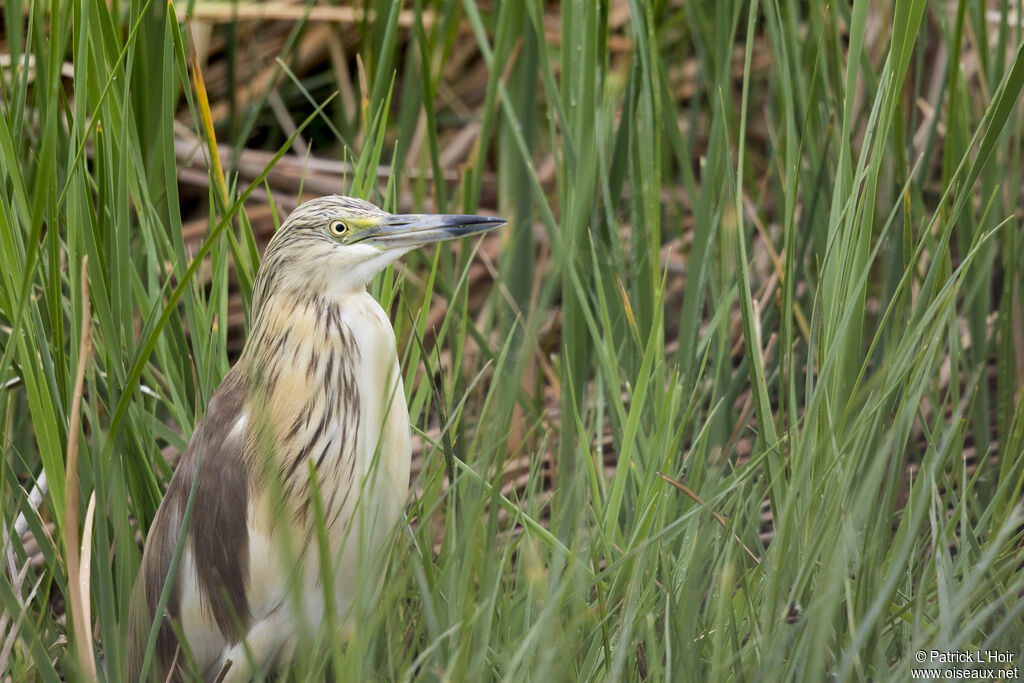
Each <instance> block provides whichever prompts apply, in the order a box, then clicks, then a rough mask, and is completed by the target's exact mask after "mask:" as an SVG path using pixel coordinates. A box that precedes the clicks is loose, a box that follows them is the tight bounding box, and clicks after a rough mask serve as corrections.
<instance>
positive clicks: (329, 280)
mask: <svg viewBox="0 0 1024 683" xmlns="http://www.w3.org/2000/svg"><path fill="white" fill-rule="evenodd" d="M504 224H505V220H504V219H502V218H495V217H492V216H462V215H431V214H406V215H396V214H390V213H388V212H386V211H382V210H381V209H379V208H377V207H376V206H374V205H373V204H370V203H369V202H365V201H363V200H361V199H353V198H352V197H342V196H340V195H331V196H327V197H320V198H318V199H313V200H310V201H308V202H306V203H304V204H301V205H300V206H298V207H297V208H296V209H295V210H294V211H293V212H292V213H291V215H290V216H288V219H287V220H285V222H284V224H283V225H282V226H281V228H280V230H278V231H277V233H276V234H275V235H274V237H273V239H271V241H270V244H269V245H268V246H267V250H266V252H265V253H264V256H263V263H262V265H261V266H260V275H259V277H258V278H257V283H256V291H255V292H254V301H253V304H254V306H258V305H259V303H260V302H261V301H263V300H264V299H265V298H266V297H267V296H268V295H270V294H272V293H275V292H288V293H294V294H305V295H309V294H316V295H320V294H324V295H330V294H332V293H336V294H338V295H344V294H346V293H348V292H352V291H357V290H360V289H362V288H363V287H365V286H366V284H367V283H368V282H369V281H370V280H371V279H372V278H373V276H374V275H376V274H377V273H379V272H380V271H381V270H383V269H384V268H386V267H387V266H388V265H389V264H390V263H392V262H393V261H394V260H395V259H397V258H399V257H401V256H402V255H404V254H406V253H408V252H409V251H410V250H412V249H415V248H416V247H419V246H422V245H424V244H430V243H431V242H444V241H447V240H452V239H458V238H460V237H466V236H468V235H475V234H477V233H483V232H486V231H488V230H492V229H494V228H497V227H500V226H501V225H504Z"/></svg>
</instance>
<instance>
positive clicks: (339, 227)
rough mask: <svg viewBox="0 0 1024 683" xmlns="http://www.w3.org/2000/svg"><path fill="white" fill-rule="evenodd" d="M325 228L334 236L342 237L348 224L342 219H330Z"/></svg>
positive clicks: (345, 233) (346, 230)
mask: <svg viewBox="0 0 1024 683" xmlns="http://www.w3.org/2000/svg"><path fill="white" fill-rule="evenodd" d="M327 229H328V230H330V231H331V234H332V235H334V236H335V237H344V236H345V235H347V234H348V226H347V225H345V223H344V222H342V221H331V222H330V225H328V226H327Z"/></svg>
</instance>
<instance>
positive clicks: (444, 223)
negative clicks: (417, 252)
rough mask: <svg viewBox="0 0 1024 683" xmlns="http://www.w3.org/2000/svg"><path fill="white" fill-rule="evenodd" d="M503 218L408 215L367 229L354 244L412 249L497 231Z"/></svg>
mask: <svg viewBox="0 0 1024 683" xmlns="http://www.w3.org/2000/svg"><path fill="white" fill-rule="evenodd" d="M505 222H506V221H505V219H504V218H497V217H494V216H459V215H430V214H408V215H399V216H389V217H387V218H385V219H384V220H383V221H382V222H381V224H380V225H375V226H373V227H369V228H366V229H365V230H364V231H363V233H362V234H361V235H359V236H358V238H357V239H356V240H354V241H355V242H366V243H367V244H372V245H373V246H375V247H378V248H380V249H411V248H413V247H419V246H422V245H424V244H430V243H432V242H446V241H448V240H454V239H459V238H460V237H468V236H469V235H476V234H479V233H484V232H487V231H488V230H493V229H494V228H499V227H501V226H502V225H504V224H505Z"/></svg>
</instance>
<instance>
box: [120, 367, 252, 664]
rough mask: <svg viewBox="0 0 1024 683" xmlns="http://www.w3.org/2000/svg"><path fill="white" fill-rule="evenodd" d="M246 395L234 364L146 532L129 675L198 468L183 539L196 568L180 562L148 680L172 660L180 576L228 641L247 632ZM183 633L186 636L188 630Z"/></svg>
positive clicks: (138, 657) (141, 645)
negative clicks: (188, 570)
mask: <svg viewBox="0 0 1024 683" xmlns="http://www.w3.org/2000/svg"><path fill="white" fill-rule="evenodd" d="M245 396H246V391H245V379H244V377H243V376H242V373H241V372H237V371H236V370H235V369H233V370H231V371H230V372H228V374H227V375H225V377H224V379H223V381H222V382H221V384H220V386H219V387H218V388H217V390H216V391H215V392H214V394H213V397H212V398H211V399H210V405H209V407H208V409H207V412H206V415H205V416H204V417H203V419H202V420H201V422H200V423H199V425H198V426H197V427H196V431H195V433H194V434H193V435H192V439H191V441H190V442H189V444H188V448H186V449H185V453H184V454H183V455H182V457H181V460H180V462H179V464H178V467H177V469H176V470H175V472H174V476H173V477H172V478H171V483H170V485H168V487H167V493H166V494H165V495H164V499H163V502H162V503H161V504H160V509H159V510H158V511H157V514H156V518H155V519H154V521H153V526H152V528H150V530H149V536H148V537H147V539H146V546H145V550H144V551H143V555H142V566H141V567H140V569H139V576H138V579H136V582H135V588H134V591H133V594H132V604H131V610H130V613H129V617H128V621H129V636H128V637H129V640H128V658H127V659H128V669H127V673H128V680H131V681H137V680H139V676H140V673H141V669H142V663H143V662H142V660H143V656H144V654H145V650H146V641H147V639H148V638H149V632H150V628H151V626H152V624H153V617H154V615H153V611H154V609H155V607H156V606H157V604H158V603H159V600H160V594H161V592H162V591H163V587H164V582H165V580H166V578H167V574H168V570H169V568H170V564H171V558H172V557H173V555H174V547H175V544H176V543H177V541H178V536H179V533H180V531H181V522H182V517H183V515H184V513H185V509H186V507H187V505H188V499H189V494H190V492H191V488H192V481H193V478H194V475H195V472H196V467H199V477H198V479H197V480H196V499H195V505H194V507H193V512H192V518H191V521H190V524H189V528H188V540H187V541H186V543H187V544H188V545H187V547H186V550H188V551H191V553H192V555H193V558H194V562H192V563H191V564H192V565H194V567H195V574H194V576H184V577H183V576H182V572H181V566H182V564H184V563H179V565H178V572H177V574H178V576H177V577H176V580H175V582H174V583H173V584H172V589H171V594H170V598H169V600H168V601H167V607H166V610H165V612H164V618H163V620H162V622H161V624H160V630H159V633H158V636H157V642H156V651H155V653H154V661H153V664H152V665H151V666H150V678H151V679H154V680H155V679H159V680H161V681H163V680H165V679H166V678H167V674H168V670H169V669H170V667H171V665H172V663H173V662H174V659H175V652H176V650H177V649H178V645H179V643H178V638H177V636H176V635H175V631H174V629H173V627H172V626H171V620H172V619H174V620H177V619H180V616H181V608H182V605H181V595H182V585H181V582H182V581H183V580H185V581H198V588H199V593H200V595H201V598H202V602H203V605H202V606H203V608H204V610H203V611H204V612H205V613H207V614H210V615H211V616H212V617H213V619H214V621H215V622H216V626H217V629H219V631H220V633H221V634H222V635H223V637H224V639H225V641H226V642H227V643H229V644H234V643H237V642H238V640H239V638H240V636H239V634H240V633H244V632H245V631H246V629H247V628H248V625H249V622H250V621H251V616H250V613H249V604H248V599H247V597H246V590H245V586H246V583H247V581H248V574H249V533H248V528H247V525H246V514H247V507H248V502H249V495H250V490H249V487H250V478H249V471H248V466H247V465H246V463H245V459H244V458H243V449H244V447H245V431H246V430H245V423H244V420H245ZM240 421H241V422H240ZM236 427H240V428H236ZM168 617H169V618H168ZM185 636H186V638H189V634H187V633H186V634H185ZM184 661H185V655H184V652H182V653H181V654H179V655H178V662H179V665H178V666H176V667H175V669H176V670H175V672H174V673H173V675H172V676H171V680H181V677H182V673H181V664H182V663H183V662H184ZM200 665H201V666H202V665H203V664H202V663H200Z"/></svg>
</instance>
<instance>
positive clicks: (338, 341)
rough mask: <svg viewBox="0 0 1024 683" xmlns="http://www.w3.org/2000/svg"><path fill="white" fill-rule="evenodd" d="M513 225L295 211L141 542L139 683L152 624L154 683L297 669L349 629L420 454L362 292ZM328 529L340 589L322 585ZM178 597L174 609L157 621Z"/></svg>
mask: <svg viewBox="0 0 1024 683" xmlns="http://www.w3.org/2000/svg"><path fill="white" fill-rule="evenodd" d="M504 222H505V221H504V220H502V219H500V218H493V217H490V216H453V215H392V214H389V213H386V212H384V211H381V210H380V209H378V208H377V207H375V206H373V205H372V204H369V203H367V202H365V201H362V200H359V199H352V198H350V197H341V196H331V197H323V198H320V199H314V200H312V201H309V202H306V203H305V204H302V205H301V206H299V207H298V208H297V209H295V211H294V212H292V214H291V215H290V216H289V217H288V219H287V220H286V221H285V223H284V225H282V226H281V228H280V230H278V232H277V233H276V234H275V235H274V237H273V239H272V240H271V241H270V244H269V245H268V246H267V249H266V252H265V254H264V257H263V262H262V264H261V266H260V268H259V272H258V273H257V276H256V281H255V284H254V289H253V298H252V311H253V315H252V318H251V320H252V324H251V329H250V332H249V336H248V338H247V339H246V342H245V347H244V348H243V350H242V354H241V356H240V357H239V359H238V362H237V363H236V364H235V365H234V367H232V368H231V370H230V371H229V372H228V373H227V374H226V375H225V376H224V379H223V380H222V381H221V383H220V386H218V387H217V389H216V391H215V392H214V393H213V396H212V397H211V399H210V403H209V406H207V409H206V413H205V415H204V416H203V418H202V420H201V421H200V423H199V424H198V426H197V427H196V430H195V433H194V434H193V435H192V438H191V441H190V442H189V445H188V448H187V449H186V450H185V453H184V454H183V455H182V457H181V460H180V462H179V464H178V466H177V469H176V470H175V472H174V476H173V477H172V478H171V482H170V484H169V486H168V487H167V493H166V495H165V496H164V499H163V502H162V503H161V504H160V508H159V510H158V511H157V514H156V517H155V519H154V521H153V525H152V528H151V529H150V531H149V535H148V537H147V538H146V545H145V549H144V551H143V557H142V567H141V569H140V571H139V577H138V579H137V580H136V585H135V591H134V593H133V597H132V606H131V614H130V616H129V631H130V633H129V652H128V675H129V677H130V679H131V680H138V679H139V677H140V675H142V667H143V659H144V653H145V652H146V649H147V641H148V638H149V634H150V630H151V628H152V626H153V624H154V621H155V620H159V622H160V623H159V624H158V625H157V628H158V630H157V637H156V645H155V649H154V650H152V654H151V662H150V666H149V673H148V677H149V678H151V679H159V680H161V681H163V680H165V679H167V678H168V676H170V678H171V679H172V680H181V679H185V678H189V677H190V675H194V674H201V675H202V676H203V677H204V678H206V679H207V680H210V679H213V678H217V677H224V678H226V679H227V680H247V679H248V678H250V677H251V676H252V675H253V673H254V671H256V670H259V669H263V668H265V667H269V666H273V665H281V664H282V663H283V662H286V661H287V660H288V658H289V657H290V656H291V654H292V653H293V652H294V650H295V648H296V646H297V645H298V644H299V643H298V641H299V640H300V638H301V635H300V634H316V632H317V628H318V627H319V625H320V623H321V621H322V620H326V619H327V618H328V617H329V616H330V617H332V618H335V619H336V621H337V623H341V624H345V623H346V621H347V620H349V619H351V616H352V615H351V612H352V607H353V603H354V600H355V595H354V592H355V590H356V589H357V588H356V586H357V584H358V582H359V577H360V576H365V575H366V574H367V573H369V575H370V576H371V577H374V576H376V577H377V579H376V585H378V586H379V585H380V581H381V579H380V577H382V576H383V570H384V565H385V562H386V555H387V551H386V549H384V548H382V547H381V546H383V545H384V542H385V541H386V539H387V538H388V535H389V534H390V532H391V530H392V528H393V527H394V526H395V524H396V523H397V521H398V519H399V517H400V516H401V511H402V508H403V506H404V504H405V500H406V495H407V491H408V486H409V464H410V453H411V443H410V433H409V412H408V407H407V405H406V402H405V394H404V390H403V387H402V379H401V375H400V373H399V365H398V356H397V353H396V347H395V334H394V330H393V329H392V327H391V323H390V322H389V320H388V316H387V315H386V314H385V312H384V310H383V309H382V308H381V306H380V304H378V303H377V301H376V300H375V299H374V298H373V297H372V296H370V295H369V294H368V293H367V291H366V285H367V283H368V282H369V281H370V280H371V279H372V278H373V276H374V275H375V274H377V273H378V272H380V271H381V270H382V269H384V268H385V267H386V266H387V265H389V264H390V263H392V262H393V261H394V260H395V259H397V258H399V257H400V256H402V255H403V254H405V253H407V252H408V251H410V250H411V249H414V248H416V247H419V246H421V245H424V244H428V243H431V242H441V241H444V240H450V239H455V238H459V237H464V236H467V235H475V234H478V233H482V232H484V231H487V230H491V229H493V228H496V227H499V226H500V225H502V224H504ZM197 470H198V471H197ZM313 477H315V480H314V479H313ZM193 482H195V483H194V486H195V492H194V497H195V499H194V504H193V508H192V517H191V519H190V520H189V523H188V525H187V527H186V528H183V526H185V525H184V524H183V518H184V514H185V511H186V508H187V504H188V501H189V497H190V494H191V493H192V489H193ZM314 484H316V485H317V487H316V488H314ZM316 491H319V496H316V497H315V499H314V492H316ZM317 523H320V524H323V525H324V530H325V531H326V536H327V539H328V543H327V545H329V552H330V558H329V559H330V561H331V565H330V566H333V568H334V569H333V571H334V574H333V576H332V577H323V576H321V566H322V564H321V557H320V552H319V551H318V550H317V545H318V544H317V542H316V539H317V538H318V536H317V531H318V529H317V527H316V524H317ZM181 533H184V534H185V540H184V544H183V550H182V552H181V555H180V558H179V562H178V564H177V566H176V572H175V574H174V576H173V577H171V578H168V577H169V575H170V570H171V565H172V558H173V555H174V550H175V546H176V544H177V542H178V538H179V535H180V534H181ZM328 578H329V579H330V580H325V579H328ZM165 583H167V584H168V585H169V586H170V593H169V599H167V602H166V607H165V609H164V610H163V611H162V613H161V614H159V615H157V614H155V611H156V609H157V607H158V606H159V601H160V596H161V593H162V591H163V590H164V585H165ZM328 585H333V587H334V590H333V595H332V596H330V597H327V596H326V595H325V586H328ZM361 585H373V580H372V579H371V581H370V582H369V583H367V582H366V581H363V583H362V584H361ZM296 587H297V588H296ZM327 610H333V612H334V613H333V615H328V614H327Z"/></svg>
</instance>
